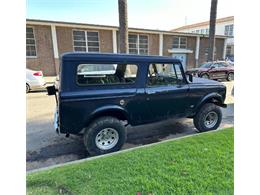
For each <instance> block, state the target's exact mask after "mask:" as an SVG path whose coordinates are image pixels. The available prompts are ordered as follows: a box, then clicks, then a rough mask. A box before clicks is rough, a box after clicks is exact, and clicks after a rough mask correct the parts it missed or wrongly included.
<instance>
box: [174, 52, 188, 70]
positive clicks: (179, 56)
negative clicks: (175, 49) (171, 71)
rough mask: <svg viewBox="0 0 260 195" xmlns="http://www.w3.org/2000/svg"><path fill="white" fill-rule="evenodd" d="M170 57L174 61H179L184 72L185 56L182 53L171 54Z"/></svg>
mask: <svg viewBox="0 0 260 195" xmlns="http://www.w3.org/2000/svg"><path fill="white" fill-rule="evenodd" d="M172 57H173V58H174V59H178V60H180V61H181V63H182V66H183V69H184V70H186V58H187V54H183V53H174V54H172Z"/></svg>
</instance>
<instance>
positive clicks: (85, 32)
mask: <svg viewBox="0 0 260 195" xmlns="http://www.w3.org/2000/svg"><path fill="white" fill-rule="evenodd" d="M74 31H81V32H84V37H85V46H75V44H74V41H75V40H74V34H73V33H74ZM88 32H95V33H97V34H98V36H97V37H98V41H97V43H98V51H94V52H93V51H89V45H88V42H89V41H88V34H87V33H88ZM90 42H96V41H90ZM72 43H73V51H74V52H85V53H86V52H90V53H95V52H96V53H100V52H101V50H100V34H99V31H95V30H83V29H72ZM75 47H86V51H75ZM90 47H93V46H90Z"/></svg>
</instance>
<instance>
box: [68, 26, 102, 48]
mask: <svg viewBox="0 0 260 195" xmlns="http://www.w3.org/2000/svg"><path fill="white" fill-rule="evenodd" d="M73 47H74V51H83V52H99V35H98V32H89V31H83V30H74V31H73Z"/></svg>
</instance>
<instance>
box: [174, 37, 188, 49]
mask: <svg viewBox="0 0 260 195" xmlns="http://www.w3.org/2000/svg"><path fill="white" fill-rule="evenodd" d="M174 39H176V40H177V39H178V47H174V45H176V44H174ZM181 39H185V47H184V48H183V47H181V45H183V44H181ZM187 41H188V40H187V37H183V36H174V37H173V39H172V48H173V49H187V47H188V45H187Z"/></svg>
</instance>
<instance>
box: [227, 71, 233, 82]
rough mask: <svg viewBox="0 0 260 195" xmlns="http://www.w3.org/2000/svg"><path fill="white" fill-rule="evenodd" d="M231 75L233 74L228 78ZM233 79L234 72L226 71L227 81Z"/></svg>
mask: <svg viewBox="0 0 260 195" xmlns="http://www.w3.org/2000/svg"><path fill="white" fill-rule="evenodd" d="M231 75H233V76H232V78H230V76H231ZM233 80H234V73H233V72H230V73H228V75H227V81H233Z"/></svg>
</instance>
